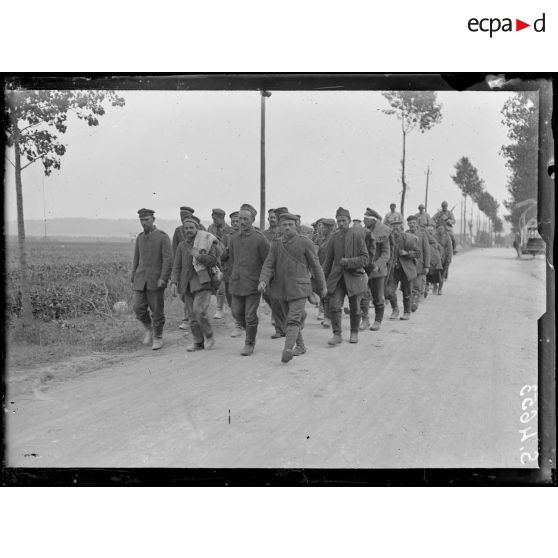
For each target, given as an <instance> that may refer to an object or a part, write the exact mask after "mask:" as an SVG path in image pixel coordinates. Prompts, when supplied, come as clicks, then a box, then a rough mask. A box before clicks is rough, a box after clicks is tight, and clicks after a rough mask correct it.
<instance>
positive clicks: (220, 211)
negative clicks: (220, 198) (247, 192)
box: [211, 207, 226, 217]
mask: <svg viewBox="0 0 558 558" xmlns="http://www.w3.org/2000/svg"><path fill="white" fill-rule="evenodd" d="M211 215H219V217H224V216H225V215H226V213H225V210H224V209H220V208H218V207H217V208H215V209H212V210H211Z"/></svg>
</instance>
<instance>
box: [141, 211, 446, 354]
mask: <svg viewBox="0 0 558 558" xmlns="http://www.w3.org/2000/svg"><path fill="white" fill-rule="evenodd" d="M154 213H155V212H154V211H153V210H151V209H145V208H143V209H140V210H139V211H138V214H139V219H140V223H141V225H142V227H143V232H142V233H140V234H139V235H138V237H137V239H136V243H135V250H134V261H133V265H132V276H131V282H132V289H133V291H134V312H135V314H136V317H137V319H138V320H139V321H140V322H141V323H142V324H143V326H144V328H145V337H144V339H143V343H144V345H152V349H154V350H157V349H160V348H161V347H162V346H163V327H164V324H165V312H164V301H165V299H164V292H165V289H166V288H167V287H169V288H170V291H171V293H172V295H173V296H176V295H177V294H178V295H179V296H180V298H181V300H182V301H183V303H184V320H183V322H182V323H181V325H180V326H179V327H180V329H189V330H190V332H191V341H192V342H191V344H189V345H188V347H187V349H186V350H187V351H190V352H191V351H199V350H202V349H211V348H212V347H214V345H215V336H214V332H213V327H212V322H211V319H210V317H209V315H208V312H209V305H210V300H211V296H212V295H213V294H215V295H216V298H217V311H216V314H215V316H214V318H215V319H222V318H223V317H224V314H223V308H224V302H225V300H226V301H227V302H228V304H229V307H230V308H231V312H232V316H233V319H234V322H235V325H234V329H233V332H232V333H231V337H241V336H244V347H243V348H242V350H241V351H240V354H241V355H243V356H250V355H252V354H253V352H254V347H255V345H256V337H257V332H258V307H259V305H260V301H261V298H263V299H264V301H265V302H266V303H267V304H268V305H269V307H270V308H271V316H272V324H273V326H274V328H275V333H274V334H273V335H272V338H273V339H280V338H284V346H283V350H282V353H281V361H282V362H289V361H290V360H292V358H293V357H294V356H300V355H303V354H304V353H306V345H305V343H304V337H303V334H302V332H303V329H304V323H305V320H306V316H307V313H306V309H305V308H306V303H307V301H310V302H311V303H313V304H315V305H316V306H319V314H318V320H319V321H321V322H322V326H323V327H324V328H326V329H331V330H332V333H333V335H332V337H331V338H330V339H329V340H328V341H327V344H328V345H329V346H331V347H334V346H337V345H339V344H341V343H342V342H343V337H342V313H343V311H344V312H345V313H347V314H349V318H350V319H349V323H350V332H349V342H350V343H358V334H359V331H364V330H367V329H370V330H372V331H378V330H379V329H380V328H381V326H382V321H383V318H384V307H385V300H387V301H388V302H389V303H390V305H391V315H390V317H389V319H390V320H396V319H400V320H409V319H410V317H411V315H412V313H413V312H416V311H417V310H418V308H419V304H420V303H421V302H422V301H423V300H424V299H425V298H426V297H427V296H428V294H429V292H430V290H431V291H432V294H434V295H441V294H442V289H443V285H444V281H445V280H447V278H448V269H449V266H450V263H451V260H452V255H453V254H455V239H454V237H453V234H452V227H453V225H454V223H455V218H454V216H453V214H452V212H451V211H449V210H448V206H447V202H443V203H442V208H441V209H440V210H439V211H438V212H437V213H436V214H435V215H434V216H433V217H430V215H429V214H428V213H426V211H425V208H424V206H423V205H422V204H421V205H420V206H419V212H418V213H417V214H416V215H411V216H409V217H407V223H408V230H407V231H405V230H404V228H403V219H402V216H401V214H400V213H398V212H397V211H396V206H395V204H391V205H390V212H389V213H388V214H387V215H386V216H385V217H384V219H383V220H382V217H381V216H380V214H379V213H378V212H377V211H374V210H373V209H370V208H367V209H366V211H365V213H364V217H363V219H362V220H360V219H353V220H351V215H350V213H349V211H348V210H347V209H344V208H342V207H339V208H338V209H337V211H336V213H335V219H330V218H321V219H318V220H317V221H316V222H314V223H312V230H311V232H310V229H308V228H303V226H302V225H301V220H300V215H295V214H293V213H290V212H289V210H288V208H287V207H279V208H276V209H270V210H269V212H268V222H269V228H268V229H266V230H265V231H260V230H259V229H257V228H256V227H255V226H254V221H255V218H256V215H257V211H256V210H255V209H254V208H253V207H252V206H251V205H249V204H243V205H242V206H241V207H240V209H239V211H234V212H233V213H231V214H230V215H229V218H230V222H231V224H230V226H229V225H227V224H226V222H225V211H224V210H222V209H214V210H213V211H212V219H213V223H212V224H211V225H210V226H209V227H208V229H207V230H206V229H205V228H204V226H203V225H202V224H201V222H200V220H199V218H198V217H197V216H195V215H194V213H195V211H194V209H193V208H191V207H186V206H184V207H181V208H180V220H181V222H182V224H181V225H180V226H179V227H177V228H176V230H175V232H174V236H173V239H172V243H171V240H170V238H169V236H168V235H167V234H166V233H164V232H163V231H160V230H158V229H157V228H156V226H155V216H154ZM305 229H308V232H307V231H306V230H305ZM398 287H399V288H400V290H401V292H402V294H403V312H402V314H401V313H400V310H399V305H398ZM345 297H347V298H348V303H349V305H348V307H345V308H344V301H345ZM370 301H372V304H373V307H374V321H373V323H372V324H371V323H370V318H369V306H370Z"/></svg>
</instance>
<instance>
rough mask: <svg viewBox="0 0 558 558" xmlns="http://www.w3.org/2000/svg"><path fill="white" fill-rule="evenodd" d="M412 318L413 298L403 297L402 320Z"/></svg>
mask: <svg viewBox="0 0 558 558" xmlns="http://www.w3.org/2000/svg"><path fill="white" fill-rule="evenodd" d="M410 318H411V299H410V297H409V298H404V299H403V316H401V317H400V318H399V319H400V320H409V319H410Z"/></svg>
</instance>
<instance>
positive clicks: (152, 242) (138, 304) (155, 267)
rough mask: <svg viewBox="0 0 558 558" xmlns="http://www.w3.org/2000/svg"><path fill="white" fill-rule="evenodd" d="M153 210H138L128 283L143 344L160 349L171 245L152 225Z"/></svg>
mask: <svg viewBox="0 0 558 558" xmlns="http://www.w3.org/2000/svg"><path fill="white" fill-rule="evenodd" d="M154 214H155V212H154V211H153V210H152V209H145V208H142V209H140V210H138V215H139V220H140V223H141V226H142V227H143V232H142V233H140V234H139V235H138V237H137V238H136V242H135V246H134V261H133V263H132V276H131V278H130V281H131V283H132V289H133V291H134V312H135V314H136V318H137V319H138V320H139V321H140V322H141V323H142V324H143V327H144V328H145V336H144V338H143V344H144V345H149V344H152V346H151V348H152V349H153V350H157V349H160V348H161V347H162V346H163V327H164V325H165V288H166V286H167V281H168V280H169V277H170V274H171V268H172V246H171V241H170V238H169V237H168V235H167V233H165V232H163V231H160V230H159V229H157V227H156V226H155V224H154V222H155V216H154Z"/></svg>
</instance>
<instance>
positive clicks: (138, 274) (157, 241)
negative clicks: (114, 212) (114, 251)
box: [131, 229, 172, 291]
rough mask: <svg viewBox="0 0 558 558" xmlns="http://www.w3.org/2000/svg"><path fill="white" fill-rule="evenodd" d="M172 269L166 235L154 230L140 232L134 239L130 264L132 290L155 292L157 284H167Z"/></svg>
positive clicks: (170, 253) (169, 242)
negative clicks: (159, 281) (132, 259)
mask: <svg viewBox="0 0 558 558" xmlns="http://www.w3.org/2000/svg"><path fill="white" fill-rule="evenodd" d="M171 269H172V247H171V241H170V238H169V236H168V235H167V233H165V232H163V231H160V230H159V229H155V230H154V231H152V232H150V233H146V232H142V233H140V234H139V235H138V236H137V238H136V244H135V247H134V261H133V263H132V276H131V281H132V283H133V289H134V290H135V291H143V289H144V288H147V290H150V291H155V290H157V289H158V288H159V287H158V286H157V282H158V280H159V279H162V280H163V281H164V282H165V284H166V283H167V282H168V280H169V277H170V274H171Z"/></svg>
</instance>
